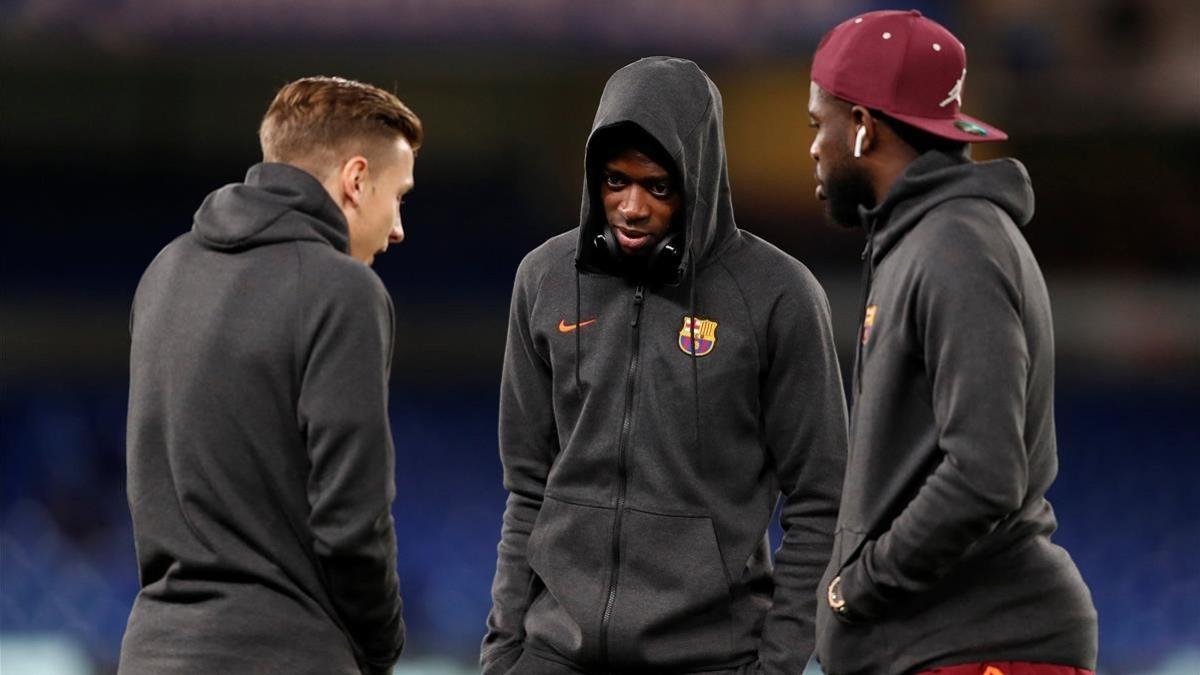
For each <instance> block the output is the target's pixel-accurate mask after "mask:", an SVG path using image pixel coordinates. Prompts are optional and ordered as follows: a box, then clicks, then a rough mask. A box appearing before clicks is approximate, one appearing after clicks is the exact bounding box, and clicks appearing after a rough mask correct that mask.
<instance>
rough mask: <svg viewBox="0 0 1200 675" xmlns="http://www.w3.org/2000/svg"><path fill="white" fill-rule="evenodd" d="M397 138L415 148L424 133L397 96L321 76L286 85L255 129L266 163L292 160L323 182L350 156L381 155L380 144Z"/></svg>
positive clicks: (381, 90)
mask: <svg viewBox="0 0 1200 675" xmlns="http://www.w3.org/2000/svg"><path fill="white" fill-rule="evenodd" d="M399 136H403V137H404V138H405V140H407V141H408V143H409V145H411V146H412V149H413V152H416V151H417V149H418V148H420V147H421V141H422V139H423V138H424V136H425V132H424V130H423V129H422V127H421V120H420V118H418V117H417V116H416V114H415V113H414V112H413V111H412V110H410V109H409V107H408V106H406V105H404V103H403V102H402V101H401V100H400V99H399V98H397V97H396V95H395V94H393V93H391V92H388V91H384V90H383V89H380V88H379V87H375V86H372V85H369V84H364V83H362V82H356V81H354V80H347V79H344V78H341V77H323V76H318V77H305V78H301V79H299V80H295V81H294V82H289V83H288V84H286V85H284V87H283V88H282V89H280V90H279V93H278V94H276V95H275V100H273V101H271V105H270V107H269V108H267V114H266V115H264V116H263V120H262V125H261V126H259V129H258V140H259V142H260V143H261V144H262V152H263V161H264V162H283V163H286V164H293V165H295V166H299V167H300V168H302V169H305V170H307V171H308V172H309V173H312V174H313V175H315V176H317V177H318V178H319V179H322V180H323V179H324V177H325V174H326V173H327V172H329V171H331V170H333V169H334V167H336V166H337V164H338V162H341V161H343V160H344V159H346V158H348V157H352V156H354V155H363V156H364V157H366V158H367V159H368V160H371V159H373V158H377V157H379V156H380V155H379V151H380V150H381V149H382V148H381V146H383V144H386V143H393V142H395V141H396V139H397V137H399Z"/></svg>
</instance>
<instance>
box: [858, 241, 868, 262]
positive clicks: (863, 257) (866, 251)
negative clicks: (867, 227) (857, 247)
mask: <svg viewBox="0 0 1200 675" xmlns="http://www.w3.org/2000/svg"><path fill="white" fill-rule="evenodd" d="M870 251H871V240H870V238H868V239H867V243H866V245H865V246H863V250H862V255H860V256H858V259H859V260H866V259H867V254H868V253H870Z"/></svg>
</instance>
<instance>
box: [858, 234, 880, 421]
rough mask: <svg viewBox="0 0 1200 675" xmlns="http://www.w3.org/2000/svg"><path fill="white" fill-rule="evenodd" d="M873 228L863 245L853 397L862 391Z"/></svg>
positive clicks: (872, 271)
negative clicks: (860, 301)
mask: <svg viewBox="0 0 1200 675" xmlns="http://www.w3.org/2000/svg"><path fill="white" fill-rule="evenodd" d="M874 243H875V228H874V227H870V228H868V229H867V245H866V246H864V247H863V252H862V260H863V272H862V306H861V307H860V308H859V313H858V336H857V339H856V343H857V344H855V347H854V399H857V398H858V395H859V393H860V392H861V391H862V366H863V364H862V358H863V343H864V342H865V340H863V331H864V330H866V324H867V302H868V301H870V299H871V281H872V279H871V277H872V276H874V272H875V251H874V248H875V247H874Z"/></svg>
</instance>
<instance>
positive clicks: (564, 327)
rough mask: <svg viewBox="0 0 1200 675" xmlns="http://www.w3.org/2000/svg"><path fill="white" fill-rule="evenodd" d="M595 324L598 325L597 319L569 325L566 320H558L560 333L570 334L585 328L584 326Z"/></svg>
mask: <svg viewBox="0 0 1200 675" xmlns="http://www.w3.org/2000/svg"><path fill="white" fill-rule="evenodd" d="M594 323H596V320H595V319H588V320H587V321H580V322H579V323H567V322H566V320H565V319H559V320H558V332H560V333H570V332H573V331H575V330H576V329H578V328H583V327H584V326H590V325H592V324H594Z"/></svg>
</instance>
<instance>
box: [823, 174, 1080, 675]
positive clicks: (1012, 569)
mask: <svg viewBox="0 0 1200 675" xmlns="http://www.w3.org/2000/svg"><path fill="white" fill-rule="evenodd" d="M1032 217H1033V190H1032V188H1031V187H1030V183H1029V176H1028V175H1027V174H1026V172H1025V168H1024V167H1023V166H1021V164H1019V163H1018V162H1016V161H1014V160H997V161H993V162H982V163H973V162H970V161H968V160H966V159H965V158H962V157H953V156H950V155H947V154H943V153H940V152H936V151H934V152H929V153H926V154H925V155H923V156H921V157H920V158H918V159H917V160H916V161H914V162H913V163H912V164H911V165H909V167H908V168H907V170H906V171H905V173H904V174H903V175H902V176H901V177H900V178H899V179H898V180H897V182H896V184H895V185H894V186H893V187H892V190H891V191H890V193H889V194H888V196H887V197H886V199H884V201H883V202H882V203H881V204H879V205H878V206H877V207H876V208H875V209H873V210H870V211H865V212H864V213H863V220H864V225H865V227H866V229H867V231H868V233H869V234H868V242H869V243H868V245H867V249H866V251H865V252H864V261H865V262H864V265H865V272H866V278H867V284H866V289H865V291H864V292H865V298H866V301H865V303H864V304H865V307H864V313H863V316H864V322H863V326H862V332H861V333H860V336H859V337H860V341H859V347H858V348H859V356H858V359H857V362H856V366H855V382H854V388H853V390H854V405H853V411H852V414H851V423H850V424H851V426H850V456H849V461H848V464H847V470H846V484H845V489H844V492H843V494H842V505H841V513H840V514H839V517H838V532H837V540H836V544H835V546H834V557H833V560H832V561H831V564H830V568H829V570H828V571H827V573H826V575H825V578H824V580H823V582H822V584H821V601H820V611H819V614H818V617H817V629H818V630H817V632H818V639H817V656H818V658H819V659H820V662H821V666H822V668H823V669H824V670H825V672H826V673H829V674H830V675H848V674H851V673H908V672H913V671H917V670H922V669H928V668H933V667H937V666H943V665H951V664H959V663H976V662H982V661H1032V662H1039V663H1051V664H1061V665H1067V666H1075V667H1080V668H1087V669H1093V668H1095V664H1096V649H1097V645H1096V642H1097V637H1096V610H1095V608H1094V607H1093V605H1092V600H1091V595H1090V593H1089V592H1088V588H1087V586H1086V585H1085V584H1084V582H1083V579H1082V578H1081V577H1080V575H1079V571H1078V570H1077V569H1076V567H1075V564H1074V563H1073V562H1072V561H1071V558H1070V556H1069V555H1068V554H1067V552H1066V551H1065V550H1063V549H1062V548H1061V547H1059V546H1057V545H1055V544H1054V543H1053V542H1051V540H1050V535H1051V533H1053V532H1054V530H1055V527H1056V521H1055V517H1054V511H1053V510H1052V509H1051V507H1050V504H1049V502H1047V501H1046V498H1045V494H1046V489H1047V488H1048V487H1050V484H1051V483H1052V482H1053V481H1054V477H1055V474H1056V473H1057V471H1058V459H1057V451H1056V447H1055V438H1054V335H1053V330H1052V324H1051V317H1050V301H1049V298H1048V296H1047V293H1046V286H1045V282H1044V281H1043V279H1042V274H1041V271H1040V270H1039V269H1038V265H1037V261H1036V260H1035V259H1034V257H1033V253H1032V252H1031V251H1030V249H1029V246H1028V244H1027V243H1026V242H1025V239H1024V237H1023V236H1021V233H1020V231H1019V230H1018V226H1022V225H1025V224H1027V223H1028V222H1029V221H1030V219H1031V218H1032ZM838 574H840V575H841V577H842V584H841V586H842V594H843V597H844V599H845V600H846V607H847V608H848V610H849V612H848V614H846V615H844V616H843V615H835V614H834V613H833V612H832V611H831V609H830V607H829V605H828V603H827V602H826V601H825V589H826V588H827V586H828V584H829V582H830V580H831V579H832V578H833V577H834V576H836V575H838Z"/></svg>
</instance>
